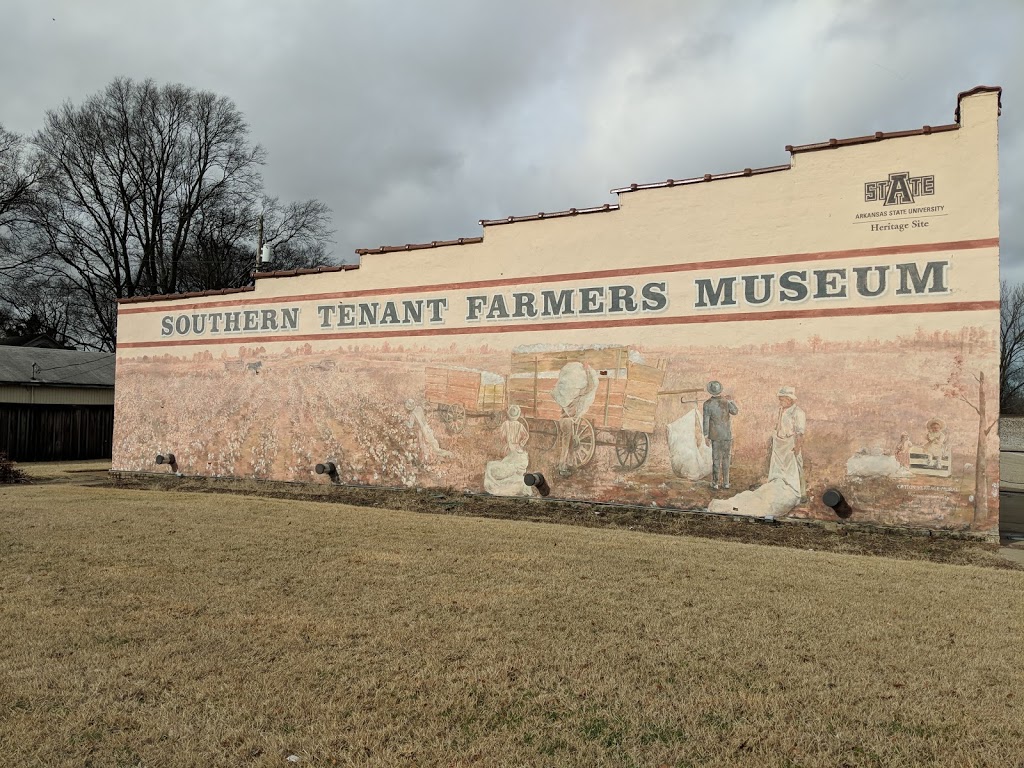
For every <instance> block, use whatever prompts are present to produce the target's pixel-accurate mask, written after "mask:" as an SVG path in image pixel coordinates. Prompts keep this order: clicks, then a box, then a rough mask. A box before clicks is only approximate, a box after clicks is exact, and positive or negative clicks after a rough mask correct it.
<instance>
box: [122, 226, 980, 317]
mask: <svg viewBox="0 0 1024 768" xmlns="http://www.w3.org/2000/svg"><path fill="white" fill-rule="evenodd" d="M998 245H999V238H998V237H989V238H985V239H982V240H954V241H951V242H948V243H921V244H918V245H886V246H880V247H878V248H858V249H853V250H846V251H819V252H815V253H789V254H783V255H779V256H753V257H750V258H745V259H716V260H714V261H693V262H688V263H686V264H664V265H661V266H651V267H627V268H622V269H602V270H596V271H591V272H563V273H559V274H554V275H533V276H526V277H505V278H495V279H492V280H474V281H470V282H465V283H437V284H434V285H410V286H406V287H404V288H366V289H361V290H358V291H339V292H335V293H302V294H297V295H293V296H268V297H266V298H262V299H240V300H235V301H232V300H230V299H228V300H225V301H210V302H202V303H191V304H175V305H171V304H170V300H168V301H167V302H164V301H161V300H159V299H154V303H153V304H152V305H146V306H142V307H140V306H135V305H128V306H124V307H123V308H122V307H118V310H117V312H118V314H119V315H134V314H140V313H143V312H181V311H184V310H189V309H209V308H213V307H242V306H250V305H253V304H260V305H267V304H284V303H292V302H296V301H317V300H321V299H351V298H355V297H358V296H398V295H404V294H408V293H432V292H435V291H457V290H466V289H470V288H492V287H498V286H502V285H531V284H535V283H548V282H552V283H553V282H564V281H568V280H591V279H595V278H608V277H635V276H638V275H656V274H662V273H671V272H692V271H694V270H701V269H729V268H734V267H751V266H759V265H762V264H789V263H792V262H804V261H827V260H829V259H860V258H863V257H865V256H898V255H901V254H912V253H930V252H933V251H968V250H975V249H978V248H994V247H996V246H998ZM340 274H344V273H340Z"/></svg>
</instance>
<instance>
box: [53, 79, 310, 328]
mask: <svg viewBox="0 0 1024 768" xmlns="http://www.w3.org/2000/svg"><path fill="white" fill-rule="evenodd" d="M34 144H35V146H36V149H37V157H38V158H39V160H40V162H41V163H42V170H43V173H42V178H41V183H40V194H39V196H38V198H39V199H38V201H37V204H36V206H35V209H34V210H35V216H34V224H35V225H36V227H37V229H38V231H39V232H40V233H42V235H41V241H42V243H41V247H40V250H41V251H42V253H43V255H44V257H45V258H44V260H43V261H42V263H41V264H39V265H38V266H37V270H38V274H40V275H43V276H45V277H46V278H47V279H49V280H62V279H63V280H67V281H70V283H71V284H73V285H74V286H77V288H78V293H79V298H80V299H81V302H82V303H83V304H84V306H85V307H86V309H87V313H88V317H89V319H90V323H89V326H90V332H94V333H95V334H96V336H97V340H98V343H99V344H100V345H101V346H104V347H106V348H113V345H114V340H115V336H116V328H115V324H116V300H117V299H119V298H126V297H131V296H140V295H149V294H153V293H177V292H180V291H182V290H205V289H218V288H228V287H233V286H237V285H239V284H244V282H242V280H243V276H242V275H241V274H239V270H238V269H236V268H235V267H234V266H233V263H234V262H235V261H237V260H240V256H239V255H238V253H240V252H241V251H242V250H243V249H244V247H245V245H244V244H245V240H246V236H247V234H248V233H251V234H249V237H252V235H254V234H255V232H254V229H255V227H254V221H255V216H256V212H255V207H256V201H261V200H262V199H263V182H262V177H261V176H260V172H259V170H260V166H261V165H262V164H263V162H264V160H265V152H264V151H263V149H262V148H261V147H260V146H259V145H255V144H252V143H251V142H250V140H249V128H248V125H247V124H246V122H245V120H244V118H243V116H242V114H241V112H240V111H239V110H238V108H237V107H236V106H235V105H234V103H233V102H232V101H231V100H229V99H227V98H225V97H223V96H217V95H215V94H213V93H210V92H207V91H198V90H195V89H192V88H188V87H186V86H183V85H163V86H158V85H157V84H155V83H154V82H153V81H151V80H146V81H143V82H136V81H133V80H130V79H123V78H119V79H117V80H114V81H113V82H112V83H111V84H110V85H108V86H107V88H106V89H104V90H103V91H102V92H100V93H98V94H96V95H94V96H92V97H90V98H88V99H86V100H85V101H84V102H83V103H82V104H81V105H80V106H75V105H73V104H71V103H66V104H64V105H63V106H62V107H61V108H59V109H57V110H53V111H50V112H48V113H47V115H46V121H45V125H44V127H43V129H42V130H41V131H39V132H38V133H37V134H36V136H35V138H34ZM312 202H313V203H315V205H316V206H321V208H322V204H319V203H316V201H312ZM303 205H305V204H303ZM301 207H302V206H301V205H300V206H299V208H300V209H301ZM287 210H288V207H287V206H286V207H285V208H283V209H282V211H287ZM323 210H324V213H323V215H322V216H321V218H320V219H317V218H316V217H315V216H314V217H313V220H312V221H311V220H310V219H302V217H298V219H296V220H295V221H293V223H292V225H291V229H288V228H285V229H284V230H282V232H283V233H284V235H283V237H284V240H286V241H287V240H288V239H289V237H290V238H298V239H299V241H300V242H309V243H313V244H317V243H320V244H322V243H323V242H324V240H325V239H326V235H327V233H328V230H327V228H326V213H325V211H326V209H323ZM287 220H288V217H287V216H285V215H282V216H281V221H282V222H284V221H287ZM303 238H305V240H303ZM219 262H223V264H221V265H220V266H218V263H219ZM251 263H253V262H250V264H251ZM250 271H251V270H250Z"/></svg>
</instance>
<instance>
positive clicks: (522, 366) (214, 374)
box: [115, 327, 998, 529]
mask: <svg viewBox="0 0 1024 768" xmlns="http://www.w3.org/2000/svg"><path fill="white" fill-rule="evenodd" d="M908 331H909V332H908V333H907V334H906V335H905V336H902V337H900V338H898V339H896V340H894V341H890V342H885V343H882V342H872V341H855V342H843V341H835V342H828V341H825V340H823V339H821V338H818V337H812V338H811V339H809V340H807V341H804V342H797V341H795V340H779V341H777V342H774V343H768V344H762V345H757V346H750V345H747V346H741V347H726V346H718V345H714V346H710V347H705V346H699V345H693V346H689V347H675V348H662V347H659V346H657V345H647V344H632V345H622V346H620V345H615V344H571V343H564V344H559V343H547V344H545V343H537V344H530V345H520V346H516V347H512V348H510V349H506V348H502V347H500V346H497V345H495V344H494V343H493V342H492V341H489V342H488V343H483V344H473V345H466V344H460V343H458V342H454V343H452V344H450V345H446V346H444V347H441V348H438V347H436V346H434V345H431V344H417V343H401V344H392V343H389V342H383V343H378V344H373V343H369V344H367V343H361V344H340V345H339V344H329V343H324V344H320V345H317V346H316V347H314V345H312V344H310V343H305V344H301V345H296V346H294V347H291V346H286V347H285V348H284V349H282V350H280V351H279V352H268V351H267V350H266V349H265V348H264V347H263V346H241V347H239V348H237V349H233V350H230V351H228V350H224V351H222V352H221V353H219V354H216V355H215V354H214V353H212V352H211V351H209V350H206V351H203V352H197V353H192V354H186V355H180V354H179V355H173V354H157V355H143V356H139V357H128V358H122V359H120V360H119V363H118V364H119V371H118V389H117V410H118V418H119V423H120V424H122V425H130V426H129V427H127V428H126V427H124V426H122V428H120V429H119V430H118V434H117V442H116V446H115V466H117V467H120V468H123V469H126V470H140V471H143V470H144V471H150V470H152V469H153V467H152V456H151V455H150V454H151V453H153V451H154V448H155V447H165V448H167V449H168V450H170V449H171V448H173V449H174V451H175V453H176V455H177V456H178V457H179V459H178V460H179V462H181V467H180V471H182V472H183V473H185V474H198V475H232V476H252V477H257V478H267V479H275V480H288V481H316V480H321V479H320V478H317V477H316V476H315V475H314V474H313V467H314V465H315V464H316V463H318V462H321V461H325V460H326V461H332V462H334V463H335V465H336V466H337V468H338V476H339V480H340V481H341V482H348V483H360V484H370V485H381V486H406V487H413V486H436V487H439V486H445V487H455V488H459V489H467V490H473V491H485V492H487V493H492V494H498V495H507V496H529V495H531V494H532V493H533V489H531V488H530V487H529V486H527V485H525V484H524V482H523V475H524V474H525V473H526V472H528V471H540V472H542V473H544V474H545V476H546V477H547V478H549V482H550V483H551V485H552V488H553V493H554V495H556V496H560V497H566V498H585V499H595V500H601V501H618V502H625V503H634V504H645V505H651V504H653V505H657V506H662V507H674V508H695V509H698V508H700V509H702V508H708V509H710V510H711V511H717V512H727V513H731V514H744V515H754V516H774V517H782V516H786V515H795V516H802V517H811V518H821V519H834V515H833V514H832V512H831V510H830V509H828V508H827V507H824V506H823V505H822V504H821V503H820V501H819V500H818V499H819V498H820V495H821V493H822V492H823V491H824V490H825V489H826V488H827V487H832V486H836V487H840V488H842V489H843V490H844V493H845V494H846V495H847V497H848V498H849V499H850V501H851V504H852V505H853V506H854V508H855V509H856V510H857V515H858V519H859V520H860V521H862V522H865V521H869V522H877V523H880V524H890V525H910V526H926V527H932V528H951V529H967V528H974V529H987V528H990V527H992V526H993V525H994V524H995V521H996V519H997V511H996V505H997V499H998V478H997V476H995V475H994V474H992V473H993V472H994V471H995V467H994V466H988V467H987V470H986V471H985V472H983V473H982V475H980V476H979V475H978V473H977V472H976V471H975V468H976V466H978V465H979V464H978V462H979V459H980V461H981V466H985V465H986V463H988V464H990V465H993V464H994V462H987V460H986V457H985V456H980V457H979V453H978V446H979V440H978V437H979V435H978V433H979V429H985V428H989V426H990V425H987V424H986V425H984V427H982V426H981V425H979V421H978V412H977V409H976V406H977V403H978V400H977V398H978V397H979V396H984V397H986V398H987V399H988V401H989V402H988V405H989V408H990V409H993V408H994V405H995V394H994V392H989V393H985V392H984V391H983V390H982V391H979V388H978V383H977V380H976V379H975V378H974V376H975V374H980V373H982V372H984V371H989V372H991V371H993V370H994V366H995V365H996V361H995V359H994V357H993V355H994V351H995V349H996V347H995V338H994V335H993V332H992V331H991V330H989V329H985V328H979V327H965V328H963V329H962V330H961V331H960V332H959V333H950V332H941V333H928V332H927V331H925V330H924V329H920V328H919V329H917V330H910V329H908ZM837 382H841V384H842V387H843V392H844V397H843V398H842V399H841V400H839V399H837V398H836V397H835V396H834V387H835V386H836V383H837ZM972 383H973V387H972V386H971V384H972ZM200 405H201V407H202V412H203V417H202V418H200V419H197V418H195V411H194V409H195V408H197V407H200ZM986 442H991V440H990V439H989V437H986V440H985V441H983V445H984V444H985V443H986ZM991 450H992V453H993V455H997V452H998V447H997V445H995V444H993V445H992V447H991ZM321 481H322V480H321Z"/></svg>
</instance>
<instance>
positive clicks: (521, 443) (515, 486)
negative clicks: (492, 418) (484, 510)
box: [484, 405, 533, 496]
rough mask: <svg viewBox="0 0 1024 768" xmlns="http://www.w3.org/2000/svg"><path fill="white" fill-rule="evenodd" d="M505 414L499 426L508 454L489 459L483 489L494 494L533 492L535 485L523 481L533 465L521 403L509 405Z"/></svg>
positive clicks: (528, 494) (527, 494)
mask: <svg viewBox="0 0 1024 768" xmlns="http://www.w3.org/2000/svg"><path fill="white" fill-rule="evenodd" d="M506 416H507V418H506V419H505V421H504V423H502V425H501V428H500V429H499V430H498V434H499V435H500V436H501V440H502V442H503V443H504V444H505V458H503V459H500V460H498V461H489V462H487V467H486V469H485V470H484V490H485V491H487V492H488V493H490V494H493V495H495V496H532V495H533V488H531V487H530V486H528V485H527V484H526V483H524V482H523V474H524V473H525V472H526V469H527V467H529V465H530V457H529V455H528V454H527V452H526V443H527V442H528V441H529V439H530V432H529V430H527V428H526V425H525V424H523V422H522V419H521V416H522V410H521V409H520V408H519V406H518V405H510V406H509V407H508V411H507V412H506Z"/></svg>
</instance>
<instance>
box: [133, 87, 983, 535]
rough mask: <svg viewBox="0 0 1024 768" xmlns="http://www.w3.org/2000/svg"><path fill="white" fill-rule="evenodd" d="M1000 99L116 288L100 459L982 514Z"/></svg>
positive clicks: (932, 517) (915, 519)
mask: <svg viewBox="0 0 1024 768" xmlns="http://www.w3.org/2000/svg"><path fill="white" fill-rule="evenodd" d="M999 109H1000V90H999V89H998V88H989V87H979V88H975V89H973V90H971V91H968V92H966V93H962V94H960V96H959V97H958V99H957V107H956V119H955V122H954V123H951V124H949V125H939V126H926V127H924V128H921V129H916V130H910V131H898V132H896V133H877V134H874V135H872V136H863V137H858V138H853V139H839V140H835V139H831V140H829V141H826V142H822V143H820V144H810V145H805V146H797V147H787V149H788V150H789V152H790V154H791V157H790V162H789V164H787V165H782V166H777V167H771V168H758V169H745V170H742V171H737V172H735V173H726V174H721V175H714V176H713V175H708V176H704V177H701V178H694V179H685V180H678V181H672V180H670V181H664V182H657V183H653V184H633V185H630V186H629V187H624V188H622V189H617V190H614V191H615V192H616V193H617V195H618V198H619V202H618V204H615V205H602V206H599V207H594V208H581V209H572V210H569V211H559V212H556V213H547V214H544V213H540V214H534V215H530V216H517V217H509V218H507V219H499V220H494V221H483V222H481V223H482V225H483V228H484V236H483V237H469V238H462V239H459V240H454V241H446V242H434V243H426V244H422V245H406V246H397V247H381V248H376V249H371V250H365V251H360V257H361V263H360V264H359V265H358V267H357V266H356V265H349V266H345V267H339V268H334V269H322V270H315V271H311V272H309V273H307V272H303V271H300V272H298V273H294V272H271V273H264V274H260V275H258V279H257V281H256V284H255V287H254V288H249V289H242V290H239V291H224V292H219V293H214V294H186V295H181V296H173V297H151V298H147V299H131V300H125V301H122V302H121V304H120V306H119V312H118V344H117V384H116V417H115V435H114V459H113V467H114V469H115V470H120V471H147V472H148V471H154V470H158V469H163V468H158V467H157V466H156V465H155V464H154V457H155V456H156V455H157V454H158V453H162V454H166V453H173V454H174V456H175V458H176V465H175V467H174V469H175V470H176V471H178V472H180V473H182V474H185V475H205V476H217V475H231V476H239V477H256V478H268V479H273V480H290V481H308V482H331V481H333V482H341V483H358V484H367V485H380V486H410V487H412V486H419V487H442V486H444V487H455V488H460V489H466V490H470V491H478V492H488V493H492V494H499V495H509V496H530V495H531V494H533V493H535V489H534V488H532V487H531V486H528V485H526V484H525V483H524V480H523V476H524V474H525V473H528V472H531V473H532V472H540V473H543V475H544V476H545V478H547V480H548V482H549V484H550V486H551V492H552V495H553V496H556V497H564V498H573V499H589V500H599V501H613V502H625V503H631V504H643V505H646V506H651V505H656V506H659V507H674V508H684V509H710V510H711V511H718V512H726V513H730V514H739V515H753V516H773V517H775V518H781V517H784V516H787V515H789V516H796V517H806V518H818V519H835V513H834V512H833V511H832V509H831V508H829V507H826V506H825V505H824V504H823V503H822V501H821V496H822V493H823V491H824V490H825V489H827V488H833V487H834V488H838V489H840V490H841V491H842V493H843V495H844V496H845V498H846V499H847V500H848V502H849V505H850V509H852V513H851V514H850V519H851V520H853V521H857V522H862V523H877V524H881V525H904V526H918V527H924V528H931V529H947V530H973V531H976V532H980V533H991V532H993V531H995V530H996V528H997V520H998V509H997V507H998V481H999V477H998V473H999V452H998V436H997V432H996V428H995V427H993V426H992V423H993V422H994V420H995V418H996V416H997V415H998V399H999V398H998V382H999V370H998V365H999V195H998V165H997V123H998V115H999ZM327 462H331V463H333V464H334V466H335V467H336V473H335V474H334V475H333V476H332V477H331V478H328V477H327V476H320V475H316V474H314V467H315V465H317V464H318V463H327Z"/></svg>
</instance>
